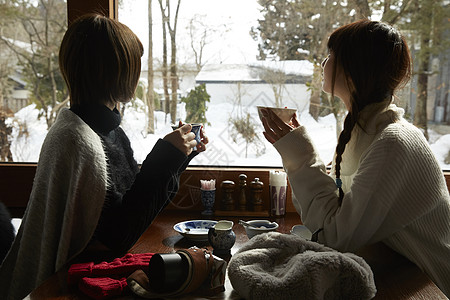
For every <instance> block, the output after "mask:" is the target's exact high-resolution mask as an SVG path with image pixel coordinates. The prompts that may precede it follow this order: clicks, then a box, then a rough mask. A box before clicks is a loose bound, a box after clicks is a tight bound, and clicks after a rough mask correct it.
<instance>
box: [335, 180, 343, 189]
mask: <svg viewBox="0 0 450 300" xmlns="http://www.w3.org/2000/svg"><path fill="white" fill-rule="evenodd" d="M336 186H337V187H338V189H340V188H341V187H342V180H341V179H340V178H336Z"/></svg>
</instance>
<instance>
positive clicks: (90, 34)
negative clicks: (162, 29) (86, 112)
mask: <svg viewBox="0 0 450 300" xmlns="http://www.w3.org/2000/svg"><path fill="white" fill-rule="evenodd" d="M143 53H144V48H143V46H142V43H141V42H140V41H139V38H138V37H137V36H136V35H135V34H134V33H133V32H132V31H131V29H130V28H128V27H127V26H125V25H124V24H122V23H120V22H118V21H116V20H113V19H109V18H107V17H104V16H101V15H99V14H88V15H84V16H82V17H80V18H79V19H77V20H75V21H74V22H73V23H72V24H71V25H70V26H69V28H68V29H67V31H66V33H65V35H64V38H63V40H62V42H61V47H60V50H59V67H60V69H61V72H62V75H63V77H64V80H65V81H66V84H67V87H68V89H69V94H70V103H71V105H74V104H85V103H100V104H106V103H111V102H116V101H120V102H126V101H129V100H130V99H131V98H132V97H133V95H134V92H135V90H136V86H137V84H138V81H139V77H140V72H141V56H142V54H143Z"/></svg>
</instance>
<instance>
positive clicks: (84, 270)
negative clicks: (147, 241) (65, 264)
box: [67, 253, 154, 284]
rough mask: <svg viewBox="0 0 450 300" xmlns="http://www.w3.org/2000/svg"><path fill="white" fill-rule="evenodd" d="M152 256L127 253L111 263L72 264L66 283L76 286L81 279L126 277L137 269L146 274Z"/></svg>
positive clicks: (150, 254) (149, 254) (151, 254)
mask: <svg viewBox="0 0 450 300" xmlns="http://www.w3.org/2000/svg"><path fill="white" fill-rule="evenodd" d="M153 254H154V253H139V254H131V253H128V254H126V255H125V256H123V257H121V258H116V259H114V260H113V261H112V262H101V263H99V264H94V263H93V262H89V263H81V264H73V265H71V266H70V268H69V271H68V277H67V282H68V283H69V284H76V283H78V282H79V281H80V280H81V279H82V278H83V277H118V276H119V277H123V276H125V277H126V276H128V275H130V274H131V273H133V272H134V271H136V270H138V269H141V270H144V271H145V272H147V271H148V264H149V262H150V258H151V257H152V256H153Z"/></svg>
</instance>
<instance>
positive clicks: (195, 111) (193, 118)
mask: <svg viewBox="0 0 450 300" xmlns="http://www.w3.org/2000/svg"><path fill="white" fill-rule="evenodd" d="M210 98H211V96H210V95H209V94H208V92H207V91H206V86H205V84H200V85H198V86H196V87H195V88H194V89H193V90H191V91H190V92H189V94H188V95H187V96H186V97H182V98H181V102H184V103H186V120H185V121H186V122H187V123H201V124H209V122H208V121H207V120H206V111H207V110H208V108H207V107H206V102H209V101H210Z"/></svg>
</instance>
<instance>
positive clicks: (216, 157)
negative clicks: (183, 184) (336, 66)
mask: <svg viewBox="0 0 450 300" xmlns="http://www.w3.org/2000/svg"><path fill="white" fill-rule="evenodd" d="M180 110H181V113H180V114H179V117H180V118H181V119H182V120H184V118H185V112H184V106H180ZM232 111H233V107H232V105H231V104H226V103H225V104H224V103H221V104H214V103H209V106H208V110H207V112H206V118H207V120H208V121H209V122H210V123H211V125H205V133H206V135H207V136H208V138H209V140H210V143H209V144H208V148H207V151H206V152H204V153H202V154H201V155H198V156H197V157H195V158H194V160H193V161H192V162H191V165H215V166H217V165H221V166H269V167H280V166H281V165H282V164H281V158H280V156H279V154H278V152H277V151H276V150H275V148H274V147H273V146H272V145H271V144H270V143H269V142H267V141H266V140H265V138H264V136H263V135H262V131H263V127H262V124H261V122H260V120H259V118H258V113H257V109H256V107H245V108H243V111H244V112H245V113H246V112H249V113H250V115H251V119H252V121H253V123H254V124H255V125H256V126H257V128H258V129H257V132H258V137H259V140H260V142H259V145H258V146H257V147H258V149H259V152H264V154H262V155H260V156H257V155H256V153H257V151H256V148H255V146H254V145H251V146H249V147H248V150H247V157H246V145H245V142H244V141H243V140H242V139H240V140H241V142H238V143H235V142H233V140H232V138H231V131H230V126H229V125H228V120H229V118H230V117H231V112H232ZM155 119H156V126H155V127H156V128H155V134H154V135H153V134H151V135H147V134H146V131H145V128H146V124H147V118H146V115H145V108H144V105H143V103H142V102H141V101H140V100H136V101H135V103H134V104H133V105H131V104H128V105H127V107H126V109H125V113H124V117H123V121H122V125H121V126H122V127H123V129H124V131H125V132H126V133H127V135H128V137H129V138H130V141H131V145H132V147H133V149H134V153H135V157H136V160H137V161H138V162H139V163H141V162H142V161H143V160H144V159H145V157H146V156H147V154H148V153H149V151H151V149H152V147H153V145H154V144H155V143H156V141H157V140H158V138H162V137H164V136H165V135H166V134H168V133H170V132H171V131H172V128H171V127H170V125H171V124H170V121H167V122H166V121H165V114H164V113H163V112H160V111H157V112H155ZM168 119H169V118H168ZM298 119H299V121H300V123H301V124H302V125H304V126H305V127H306V128H307V130H308V132H310V135H311V138H312V139H313V141H314V143H315V145H316V147H317V149H318V152H319V154H320V156H321V158H322V160H323V161H324V163H325V164H328V163H329V162H330V161H331V160H332V157H333V153H334V149H335V145H336V136H335V132H336V130H335V126H336V125H335V118H334V116H333V115H328V116H325V117H323V118H320V119H319V121H315V120H314V119H313V118H312V117H311V116H310V115H309V113H308V112H306V111H305V112H301V113H300V115H299V116H298ZM8 122H9V123H10V124H13V133H12V145H11V150H12V153H13V158H14V161H17V162H19V161H28V162H36V161H38V158H39V151H40V148H41V145H42V142H43V140H44V138H45V135H46V130H47V125H46V122H45V118H43V117H41V118H40V119H39V118H38V110H37V109H36V108H35V105H30V106H27V107H25V108H23V109H22V110H20V111H19V112H18V113H16V115H15V117H14V118H9V119H8ZM20 127H22V129H26V132H27V133H23V132H22V134H21V133H20V130H19V128H20ZM431 136H432V137H433V138H432V139H430V141H431V142H432V144H431V149H432V150H433V152H434V154H435V155H436V158H437V159H438V161H439V163H440V164H441V166H442V168H443V169H445V170H450V164H446V163H445V158H446V156H447V155H448V153H449V150H450V134H447V135H439V134H437V133H436V132H434V131H431V132H430V137H431ZM261 150H264V151H261Z"/></svg>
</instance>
